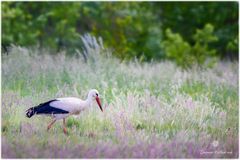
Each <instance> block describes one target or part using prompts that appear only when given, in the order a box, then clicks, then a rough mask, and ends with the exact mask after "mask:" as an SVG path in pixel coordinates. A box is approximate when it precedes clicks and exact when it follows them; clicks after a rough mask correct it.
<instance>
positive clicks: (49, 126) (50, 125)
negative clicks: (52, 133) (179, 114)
mask: <svg viewBox="0 0 240 160" xmlns="http://www.w3.org/2000/svg"><path fill="white" fill-rule="evenodd" d="M55 122H56V120H53V121H52V122H51V123H50V124H49V125H48V127H47V131H49V129H50V128H51V127H52V125H53V124H54V123H55Z"/></svg>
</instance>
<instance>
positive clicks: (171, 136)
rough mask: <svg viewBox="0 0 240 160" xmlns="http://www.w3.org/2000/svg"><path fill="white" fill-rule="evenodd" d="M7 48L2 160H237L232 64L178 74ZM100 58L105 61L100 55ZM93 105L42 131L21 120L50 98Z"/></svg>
mask: <svg viewBox="0 0 240 160" xmlns="http://www.w3.org/2000/svg"><path fill="white" fill-rule="evenodd" d="M47 52H49V51H47V50H37V49H29V48H28V49H27V48H21V47H13V48H12V49H11V51H10V52H9V54H8V55H5V54H3V55H2V110H1V111H2V158H83V157H84V158H204V157H208V158H212V157H225V158H233V157H235V158H237V157H238V125H239V124H238V106H239V103H238V62H223V61H219V62H218V63H217V64H216V65H215V66H214V67H213V68H211V69H205V70H203V69H198V68H192V69H190V70H188V71H183V70H181V69H180V68H178V67H176V66H175V65H174V64H173V63H171V62H168V61H166V62H151V63H138V62H137V61H133V62H120V61H119V60H117V59H115V58H113V57H112V56H111V55H109V54H104V52H109V51H105V50H104V51H101V53H100V52H95V51H94V50H92V54H96V55H94V56H89V59H88V61H87V63H85V62H84V60H83V59H81V57H80V58H79V57H78V58H76V57H68V56H65V54H64V52H62V53H59V54H55V55H54V56H50V55H49V54H48V53H47ZM106 55H108V56H106ZM92 88H96V89H97V90H98V91H99V92H100V98H101V100H102V103H103V109H104V112H101V111H100V110H99V108H98V106H97V104H96V103H95V104H93V106H92V107H91V108H89V110H88V111H84V112H82V113H81V114H80V115H79V116H75V117H70V118H68V119H67V127H68V131H69V135H68V136H66V135H64V133H63V131H62V121H59V122H57V123H56V124H55V125H54V126H53V128H52V129H51V130H50V131H49V132H47V124H48V123H49V122H50V120H51V119H50V118H49V117H44V116H33V117H32V118H31V119H29V118H27V117H26V116H25V111H26V110H27V109H28V108H29V107H32V106H35V105H38V104H39V103H42V102H45V101H47V100H50V99H53V98H57V97H68V96H74V97H79V98H82V99H85V98H86V96H87V93H88V91H89V90H90V89H92Z"/></svg>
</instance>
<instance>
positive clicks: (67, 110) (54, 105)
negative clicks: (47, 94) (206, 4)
mask: <svg viewBox="0 0 240 160" xmlns="http://www.w3.org/2000/svg"><path fill="white" fill-rule="evenodd" d="M93 100H96V101H97V103H98V106H99V108H100V109H101V111H102V112H103V109H102V105H101V102H100V99H99V93H98V91H97V90H96V89H91V90H90V91H89V93H88V96H87V99H86V100H81V99H79V98H75V97H66V98H57V99H54V100H50V101H48V102H45V103H41V104H39V105H38V106H35V107H31V108H29V109H28V110H27V111H26V116H27V117H28V118H31V117H32V116H33V115H34V114H41V115H49V116H52V117H53V120H52V122H51V123H50V124H49V125H48V127H47V130H49V129H50V128H51V127H52V125H53V124H54V123H55V122H56V120H60V119H63V132H64V133H65V134H67V129H66V125H65V119H66V117H68V116H70V115H77V114H79V113H80V112H82V111H83V110H85V109H87V108H89V106H90V105H91V104H92V102H93Z"/></svg>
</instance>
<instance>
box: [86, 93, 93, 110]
mask: <svg viewBox="0 0 240 160" xmlns="http://www.w3.org/2000/svg"><path fill="white" fill-rule="evenodd" d="M92 102H93V99H92V97H91V96H90V95H88V97H87V99H86V100H85V103H86V106H88V107H89V106H91V104H92Z"/></svg>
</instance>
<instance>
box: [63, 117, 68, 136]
mask: <svg viewBox="0 0 240 160" xmlns="http://www.w3.org/2000/svg"><path fill="white" fill-rule="evenodd" d="M63 133H64V134H65V135H68V132H67V129H66V121H65V118H63Z"/></svg>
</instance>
